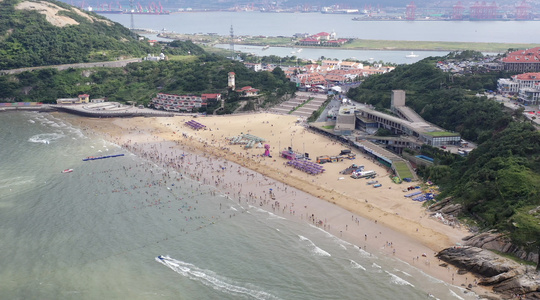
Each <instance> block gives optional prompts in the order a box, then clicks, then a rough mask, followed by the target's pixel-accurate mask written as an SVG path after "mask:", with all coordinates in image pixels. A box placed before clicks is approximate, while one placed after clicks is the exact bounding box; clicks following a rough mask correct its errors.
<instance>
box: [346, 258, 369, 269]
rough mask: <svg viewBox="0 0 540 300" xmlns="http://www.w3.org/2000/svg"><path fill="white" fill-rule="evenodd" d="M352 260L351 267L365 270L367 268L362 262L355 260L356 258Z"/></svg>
mask: <svg viewBox="0 0 540 300" xmlns="http://www.w3.org/2000/svg"><path fill="white" fill-rule="evenodd" d="M350 262H351V268H353V269H362V270H364V271H365V270H366V268H364V267H363V266H362V265H361V264H359V263H357V262H355V261H354V260H352V259H351V260H350Z"/></svg>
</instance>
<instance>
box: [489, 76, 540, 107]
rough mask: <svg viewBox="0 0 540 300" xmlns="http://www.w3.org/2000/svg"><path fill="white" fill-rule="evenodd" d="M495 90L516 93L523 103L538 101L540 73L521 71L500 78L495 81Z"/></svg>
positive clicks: (529, 103)
mask: <svg viewBox="0 0 540 300" xmlns="http://www.w3.org/2000/svg"><path fill="white" fill-rule="evenodd" d="M497 90H498V91H499V93H501V94H506V95H518V99H519V101H520V102H522V103H523V104H525V105H536V104H539V103H540V101H539V100H540V96H539V95H540V73H523V74H518V75H514V76H512V78H511V79H508V78H501V79H499V80H498V81H497Z"/></svg>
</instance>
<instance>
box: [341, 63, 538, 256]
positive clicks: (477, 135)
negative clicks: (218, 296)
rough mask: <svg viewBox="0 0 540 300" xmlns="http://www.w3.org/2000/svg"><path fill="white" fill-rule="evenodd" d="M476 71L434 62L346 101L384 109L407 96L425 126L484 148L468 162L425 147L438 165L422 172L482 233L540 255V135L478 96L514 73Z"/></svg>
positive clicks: (371, 84) (402, 71) (368, 85)
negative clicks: (401, 93) (504, 236)
mask: <svg viewBox="0 0 540 300" xmlns="http://www.w3.org/2000/svg"><path fill="white" fill-rule="evenodd" d="M453 56H455V54H453ZM437 59H441V58H437ZM447 59H448V58H447ZM477 71H478V72H471V73H470V74H465V75H451V74H449V73H445V72H442V71H441V70H439V69H438V68H436V67H435V59H426V60H423V61H420V62H418V63H416V64H413V65H403V66H399V67H398V68H396V70H395V71H394V72H391V73H388V74H384V75H380V76H375V77H370V78H368V79H367V80H366V81H365V82H364V83H363V84H362V85H361V86H360V87H358V88H356V89H352V90H350V92H349V94H348V96H349V97H350V98H352V99H354V100H356V101H359V102H362V103H364V102H366V103H370V104H373V105H375V107H376V108H377V109H379V110H386V109H388V108H389V106H390V95H391V90H394V89H403V90H406V92H407V105H408V106H410V107H412V108H413V109H414V110H416V111H417V112H418V113H419V114H420V115H421V116H422V117H424V118H425V119H426V120H427V121H429V122H432V123H434V124H437V125H439V126H441V127H443V128H446V129H448V130H453V131H457V132H459V133H460V134H461V135H462V136H463V137H464V138H465V139H468V140H470V141H474V142H477V143H478V148H477V149H475V150H474V151H472V152H471V153H470V155H469V156H467V157H466V158H461V157H458V156H456V155H453V154H449V153H448V152H446V151H443V150H442V149H437V148H433V147H429V146H426V147H423V149H422V153H424V154H426V155H429V156H431V157H434V158H435V161H436V164H435V166H433V167H431V168H427V169H426V168H419V172H420V173H421V175H423V176H424V177H425V178H426V179H430V180H432V181H434V182H436V183H437V184H439V185H440V186H441V189H442V191H443V192H442V194H441V195H440V196H441V197H446V196H453V197H454V201H456V202H459V203H461V204H462V205H463V206H464V215H465V216H467V217H469V218H470V219H472V220H474V221H475V222H476V223H477V224H478V225H479V226H480V227H481V228H495V229H498V230H501V231H503V232H508V233H509V236H510V237H511V238H512V239H513V240H514V242H516V243H518V244H520V245H523V246H525V247H526V248H528V249H532V248H536V247H537V245H536V244H535V243H540V241H539V240H538V238H539V237H540V219H539V218H540V213H539V210H538V209H536V210H535V208H537V207H538V206H539V205H540V193H539V188H540V133H539V132H538V131H537V130H536V128H535V127H534V126H533V125H531V124H530V123H528V122H526V121H524V120H522V119H521V118H520V117H519V114H516V113H514V114H513V115H512V114H511V113H509V112H505V110H504V108H503V107H502V105H501V104H500V103H497V102H495V101H492V100H489V99H487V98H486V97H484V96H481V97H480V96H477V95H476V94H477V93H478V92H483V91H485V90H486V89H487V90H493V89H495V87H496V80H497V78H500V77H508V76H509V74H505V73H502V72H485V71H482V70H477Z"/></svg>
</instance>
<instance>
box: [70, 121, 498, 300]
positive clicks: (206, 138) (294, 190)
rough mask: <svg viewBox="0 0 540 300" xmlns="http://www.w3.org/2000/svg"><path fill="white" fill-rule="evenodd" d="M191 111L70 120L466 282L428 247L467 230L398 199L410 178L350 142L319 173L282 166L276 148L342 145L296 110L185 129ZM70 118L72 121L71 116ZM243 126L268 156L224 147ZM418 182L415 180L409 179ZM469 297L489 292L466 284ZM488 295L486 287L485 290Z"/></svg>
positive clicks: (281, 211) (276, 209)
mask: <svg viewBox="0 0 540 300" xmlns="http://www.w3.org/2000/svg"><path fill="white" fill-rule="evenodd" d="M191 119H193V118H192V117H172V118H128V119H89V118H75V119H71V120H70V121H71V122H72V123H74V125H79V126H81V127H82V128H84V129H85V131H86V132H87V133H88V134H90V133H96V134H99V135H101V136H103V137H104V138H105V139H108V140H109V141H111V142H114V143H116V144H118V145H121V146H122V147H124V148H126V149H128V150H130V151H132V152H134V153H137V154H139V155H142V156H145V157H147V158H149V159H152V160H153V161H155V162H157V163H160V164H162V165H163V166H166V167H169V168H174V169H176V170H178V171H179V172H181V173H183V174H185V175H187V176H189V177H191V178H192V179H195V180H197V181H199V182H200V183H201V184H206V185H210V186H215V187H217V188H218V189H219V190H222V191H226V193H227V194H228V195H229V197H231V198H232V199H234V200H235V201H239V202H241V203H247V204H250V205H254V206H260V207H261V208H263V209H265V210H268V211H271V212H273V213H275V214H277V215H280V216H283V217H287V218H291V219H297V220H300V221H303V222H308V223H310V224H313V225H314V226H317V227H320V228H321V229H322V230H325V231H327V232H329V233H331V234H333V235H335V236H337V237H340V238H342V239H344V240H346V241H348V242H350V243H352V244H354V245H356V246H358V247H359V248H362V249H365V250H366V251H369V252H379V253H384V254H386V255H392V256H395V257H397V258H399V259H401V260H402V261H404V262H407V263H409V264H411V265H413V266H415V267H417V268H419V269H421V270H423V271H424V272H425V273H427V274H430V275H432V276H434V277H436V278H438V279H441V280H443V281H445V282H447V283H449V284H453V285H456V286H468V285H469V284H473V283H474V280H475V277H474V276H473V275H472V274H470V273H469V274H464V275H458V274H457V270H456V269H455V268H453V267H441V266H439V265H440V264H441V263H442V262H440V261H438V259H437V258H436V257H434V254H435V253H436V252H437V251H440V250H441V249H443V248H446V247H450V246H453V245H455V243H457V242H460V241H461V238H462V237H464V236H466V235H468V232H467V230H466V229H465V228H459V227H450V226H447V225H444V224H442V223H441V222H439V221H437V220H435V219H433V218H431V217H429V216H428V215H427V214H426V212H425V209H424V208H423V207H422V204H421V203H419V202H416V201H412V200H411V199H409V198H405V197H404V195H405V194H407V192H403V191H402V189H403V188H405V187H407V186H408V185H410V184H405V183H404V184H401V185H398V184H394V183H393V182H392V181H391V179H390V177H389V176H388V174H389V170H388V169H387V168H386V167H384V166H381V165H379V164H378V163H377V162H376V161H373V160H372V159H370V158H369V157H366V156H364V155H363V154H362V153H360V152H358V151H357V150H354V149H352V151H353V152H354V153H356V154H357V156H356V159H354V160H344V161H343V162H338V163H328V164H325V165H324V168H325V170H326V171H325V172H324V173H322V174H319V175H309V174H307V173H304V172H302V171H300V170H297V169H294V168H292V167H288V166H286V165H285V163H286V160H285V159H284V158H281V157H279V152H280V151H279V150H280V149H285V148H287V147H292V148H293V149H294V150H295V151H297V152H301V153H306V152H307V153H309V155H310V157H312V158H315V157H316V156H319V155H337V154H339V153H340V151H341V150H342V149H348V148H347V147H344V146H343V145H340V144H339V143H337V142H335V141H333V140H331V139H329V138H327V137H324V136H321V135H319V134H316V133H313V132H311V131H309V130H307V129H306V128H305V127H303V126H302V125H301V124H299V123H297V122H296V121H297V118H296V117H293V116H288V115H275V114H269V113H258V114H247V115H235V116H216V117H203V118H196V119H194V120H196V121H198V122H200V123H201V124H204V125H206V126H207V127H206V129H205V130H198V131H196V130H193V129H191V128H190V127H188V126H186V125H184V122H186V121H189V120H191ZM77 123H78V124H77ZM242 133H249V134H252V135H255V136H258V137H261V138H264V139H265V142H263V144H269V145H270V146H271V149H270V152H271V155H272V157H264V156H262V154H263V153H264V148H256V147H254V148H251V149H245V148H244V146H243V145H230V144H229V138H231V137H234V136H239V135H241V134H242ZM353 163H354V164H357V165H363V166H365V170H374V171H376V172H377V174H378V176H377V178H375V180H378V181H379V183H381V184H382V187H380V188H373V187H372V186H370V185H367V184H366V182H367V180H365V179H352V178H351V177H350V176H348V175H341V174H339V172H340V171H341V170H343V169H345V168H347V167H349V166H350V165H351V164H353ZM416 184H419V183H418V182H417V183H415V185H416ZM472 290H473V291H474V292H476V293H477V294H478V295H484V294H486V293H489V290H487V289H485V288H483V287H477V286H474V287H473V288H472ZM490 294H491V293H490Z"/></svg>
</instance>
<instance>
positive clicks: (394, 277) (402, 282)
mask: <svg viewBox="0 0 540 300" xmlns="http://www.w3.org/2000/svg"><path fill="white" fill-rule="evenodd" d="M385 272H386V274H388V275H390V277H392V279H391V280H390V282H392V283H393V284H397V285H410V286H412V287H414V285H412V284H411V283H410V282H408V281H407V280H405V279H403V278H401V277H399V276H397V275H395V274H392V273H390V272H388V271H385Z"/></svg>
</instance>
